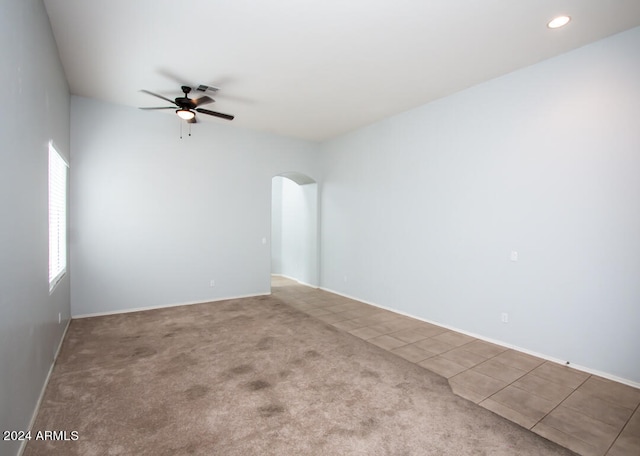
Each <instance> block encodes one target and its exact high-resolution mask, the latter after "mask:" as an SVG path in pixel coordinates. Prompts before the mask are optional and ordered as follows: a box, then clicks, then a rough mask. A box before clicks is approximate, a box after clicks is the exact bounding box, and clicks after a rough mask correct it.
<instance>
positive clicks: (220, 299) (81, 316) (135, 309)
mask: <svg viewBox="0 0 640 456" xmlns="http://www.w3.org/2000/svg"><path fill="white" fill-rule="evenodd" d="M269 294H270V293H256V294H247V295H240V296H229V297H224V298H214V299H206V300H204V301H191V302H182V303H177V304H162V305H159V306H148V307H136V308H131V309H121V310H111V311H107V312H96V313H90V314H79V315H72V316H71V318H73V319H74V320H75V319H81V318H91V317H103V316H105V315H119V314H124V313H131V312H143V311H145V310H154V309H166V308H169V307H180V306H193V305H196V304H206V303H209V302H220V301H230V300H232V299H242V298H255V297H256V296H269Z"/></svg>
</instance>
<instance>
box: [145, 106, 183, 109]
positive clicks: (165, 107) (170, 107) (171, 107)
mask: <svg viewBox="0 0 640 456" xmlns="http://www.w3.org/2000/svg"><path fill="white" fill-rule="evenodd" d="M138 109H176V107H175V106H161V107H159V108H156V107H154V108H138Z"/></svg>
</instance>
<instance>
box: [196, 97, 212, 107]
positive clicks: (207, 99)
mask: <svg viewBox="0 0 640 456" xmlns="http://www.w3.org/2000/svg"><path fill="white" fill-rule="evenodd" d="M191 101H193V104H195V105H196V106H200V105H203V104H207V103H213V102H214V101H215V100H214V99H213V98H211V97H208V96H206V95H205V96H203V97H200V98H194V99H192V100H191Z"/></svg>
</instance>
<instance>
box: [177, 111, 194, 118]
mask: <svg viewBox="0 0 640 456" xmlns="http://www.w3.org/2000/svg"><path fill="white" fill-rule="evenodd" d="M176 114H178V117H180V118H181V119H184V120H191V119H193V118H194V117H195V116H196V113H195V112H193V111H190V110H189V109H178V110H177V111H176Z"/></svg>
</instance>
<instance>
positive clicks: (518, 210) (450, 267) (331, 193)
mask: <svg viewBox="0 0 640 456" xmlns="http://www.w3.org/2000/svg"><path fill="white" fill-rule="evenodd" d="M638 49H640V28H636V29H633V30H631V31H628V32H626V33H622V34H619V35H616V36H613V37H610V38H608V39H605V40H602V41H599V42H596V43H594V44H591V45H589V46H586V47H583V48H580V49H578V50H575V51H573V52H570V53H567V54H564V55H562V56H559V57H557V58H554V59H551V60H547V61H545V62H542V63H540V64H537V65H535V66H532V67H528V68H525V69H523V70H520V71H517V72H514V73H511V74H508V75H506V76H503V77H501V78H498V79H495V80H492V81H490V82H487V83H485V84H482V85H479V86H476V87H474V88H471V89H468V90H466V91H463V92H460V93H458V94H455V95H453V96H450V97H447V98H445V99H441V100H438V101H436V102H433V103H430V104H428V105H425V106H422V107H420V108H418V109H415V110H412V111H410V112H406V113H403V114H401V115H398V116H395V117H392V118H389V119H386V120H384V121H381V122H379V123H377V124H375V125H372V126H369V127H367V128H363V129H360V130H358V131H356V132H353V133H351V134H347V135H344V136H342V137H340V138H337V139H335V140H333V141H330V142H328V143H325V144H323V145H322V155H321V156H322V159H323V163H324V171H323V172H324V179H323V192H322V206H321V213H322V221H321V246H322V249H321V258H322V266H321V277H322V285H323V286H324V287H325V288H328V289H331V290H335V291H338V292H340V293H343V294H346V295H350V296H354V297H357V298H360V299H363V300H366V301H369V302H372V303H376V304H378V305H382V306H387V307H390V308H394V309H397V310H400V311H402V312H405V313H408V314H411V315H414V316H418V317H421V318H424V319H427V320H431V321H435V322H438V323H441V324H445V325H449V326H451V327H455V328H459V329H461V330H464V331H467V332H470V333H473V334H477V335H481V336H483V337H486V338H490V339H493V340H497V341H502V342H504V343H507V344H511V345H513V346H517V347H521V348H524V349H526V350H529V351H532V352H536V353H539V354H543V355H545V356H548V357H552V358H556V359H560V360H569V361H571V362H572V363H574V364H577V365H579V366H583V367H586V368H589V369H593V370H596V371H601V372H605V373H608V374H611V375H613V376H617V377H619V378H621V379H626V380H630V381H632V382H636V383H640V362H638V361H639V358H638V348H639V347H640V328H639V326H640V200H639V197H640V178H639V175H638V173H639V171H640V76H639V75H640V52H638ZM512 250H515V251H518V252H519V260H518V261H517V262H512V261H510V252H511V251H512ZM502 312H508V313H509V316H510V322H509V323H507V324H504V323H501V321H500V315H501V313H502Z"/></svg>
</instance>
